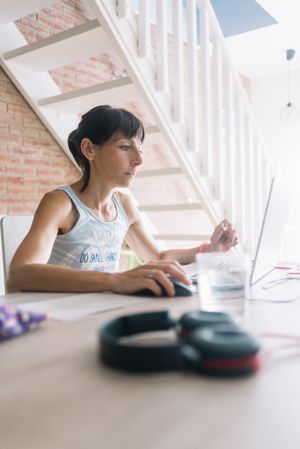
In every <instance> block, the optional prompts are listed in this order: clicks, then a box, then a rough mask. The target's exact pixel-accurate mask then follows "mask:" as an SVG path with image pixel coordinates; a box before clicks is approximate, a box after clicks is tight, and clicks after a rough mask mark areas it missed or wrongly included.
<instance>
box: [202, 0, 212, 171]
mask: <svg viewBox="0 0 300 449" xmlns="http://www.w3.org/2000/svg"><path fill="white" fill-rule="evenodd" d="M200 18H201V24H200V32H201V40H200V44H201V147H202V171H203V174H204V175H209V172H210V171H211V167H210V166H211V151H212V150H211V95H210V94H211V86H210V84H211V81H210V79H211V70H210V67H211V64H210V58H211V54H210V39H209V33H210V25H209V15H208V11H207V9H206V5H205V4H204V3H202V4H201V11H200Z"/></svg>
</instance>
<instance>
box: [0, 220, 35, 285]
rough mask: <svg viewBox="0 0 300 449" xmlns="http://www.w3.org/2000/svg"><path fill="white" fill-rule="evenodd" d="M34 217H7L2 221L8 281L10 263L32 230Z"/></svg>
mask: <svg viewBox="0 0 300 449" xmlns="http://www.w3.org/2000/svg"><path fill="white" fill-rule="evenodd" d="M32 220H33V217H32V216H27V215H26V216H20V215H6V216H5V217H2V218H1V219H0V231H1V232H0V238H1V249H2V263H3V277H4V283H6V281H7V277H8V270H9V265H10V262H11V260H12V258H13V256H14V254H15V252H16V250H17V248H18V246H19V245H20V243H21V242H22V240H23V239H24V237H25V235H26V234H27V232H28V231H29V229H30V226H31V223H32Z"/></svg>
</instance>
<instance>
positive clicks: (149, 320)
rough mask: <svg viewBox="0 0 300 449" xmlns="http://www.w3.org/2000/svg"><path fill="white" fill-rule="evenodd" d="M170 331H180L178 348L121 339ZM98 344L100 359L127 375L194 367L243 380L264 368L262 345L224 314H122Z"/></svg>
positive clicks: (109, 324) (107, 325) (102, 330)
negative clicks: (261, 357) (241, 377)
mask: <svg viewBox="0 0 300 449" xmlns="http://www.w3.org/2000/svg"><path fill="white" fill-rule="evenodd" d="M170 329H175V330H176V334H177V341H176V343H174V344H170V345H160V346H148V345H147V346H145V345H140V344H133V343H132V342H128V341H127V342H126V341H122V339H123V338H124V337H130V336H132V335H135V334H141V333H145V332H154V331H163V330H170ZM99 340H100V359H101V360H102V361H103V362H104V363H105V364H107V365H109V366H110V367H112V368H117V369H121V370H126V371H132V372H158V371H174V370H183V369H191V370H193V371H197V372H201V373H205V374H210V375H221V376H241V375H246V374H251V373H253V372H255V371H256V370H257V369H258V367H259V358H258V352H259V349H260V345H259V343H258V341H257V340H256V339H255V338H254V337H252V336H251V335H249V334H248V333H246V332H243V331H241V330H240V329H239V328H238V326H237V325H236V324H235V322H234V321H233V320H232V319H231V318H230V316H229V315H227V314H225V313H221V312H204V311H195V312H189V313H185V314H184V315H182V317H181V318H180V319H179V320H178V321H176V320H174V319H173V318H172V317H171V316H170V315H169V313H168V312H167V311H161V312H150V313H140V314H135V315H127V316H122V317H120V318H116V319H113V320H111V321H108V322H107V323H105V324H104V325H103V326H102V327H101V328H100V332H99Z"/></svg>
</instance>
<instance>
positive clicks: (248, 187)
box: [245, 116, 255, 256]
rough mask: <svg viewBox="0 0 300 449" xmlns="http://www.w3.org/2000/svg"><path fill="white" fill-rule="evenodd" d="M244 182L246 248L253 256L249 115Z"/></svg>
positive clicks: (246, 127)
mask: <svg viewBox="0 0 300 449" xmlns="http://www.w3.org/2000/svg"><path fill="white" fill-rule="evenodd" d="M245 183H246V235H247V248H248V250H249V252H250V254H251V256H254V251H255V246H254V233H253V223H254V212H253V211H254V204H253V136H252V128H251V123H250V118H249V116H247V117H246V119H245Z"/></svg>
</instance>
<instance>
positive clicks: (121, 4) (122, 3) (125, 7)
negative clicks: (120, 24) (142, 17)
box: [117, 0, 130, 19]
mask: <svg viewBox="0 0 300 449" xmlns="http://www.w3.org/2000/svg"><path fill="white" fill-rule="evenodd" d="M129 8H130V0H117V14H118V17H119V18H120V19H123V18H124V17H126V16H127V14H128V11H129Z"/></svg>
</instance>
